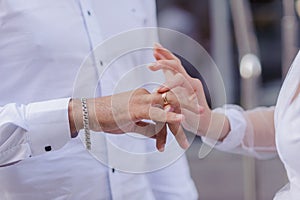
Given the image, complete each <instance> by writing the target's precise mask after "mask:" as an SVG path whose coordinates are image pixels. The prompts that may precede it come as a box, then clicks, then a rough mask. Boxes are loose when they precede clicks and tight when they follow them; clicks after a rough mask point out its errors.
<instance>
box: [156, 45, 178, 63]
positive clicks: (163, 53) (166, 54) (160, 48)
mask: <svg viewBox="0 0 300 200" xmlns="http://www.w3.org/2000/svg"><path fill="white" fill-rule="evenodd" d="M155 53H157V54H160V55H161V56H162V57H165V59H167V60H179V59H178V58H177V57H176V56H175V55H174V54H173V53H171V52H170V51H169V50H168V49H166V48H164V47H163V46H162V45H161V44H159V43H155V44H154V54H155Z"/></svg>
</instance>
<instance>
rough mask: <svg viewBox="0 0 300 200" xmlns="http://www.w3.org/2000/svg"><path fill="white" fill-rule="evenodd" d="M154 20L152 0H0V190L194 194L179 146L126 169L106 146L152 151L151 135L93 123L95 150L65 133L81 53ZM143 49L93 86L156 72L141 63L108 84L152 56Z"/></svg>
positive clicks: (1, 193)
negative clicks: (172, 155)
mask: <svg viewBox="0 0 300 200" xmlns="http://www.w3.org/2000/svg"><path fill="white" fill-rule="evenodd" d="M155 25H156V17H155V1H152V0H143V1H142V0H122V1H117V0H110V1H104V0H44V1H39V0H29V1H21V0H0V49H1V50H0V80H2V82H1V84H0V106H1V107H0V165H6V164H11V163H14V162H16V161H19V162H17V163H16V164H13V165H8V166H5V167H0V185H1V186H0V199H3V200H5V199H9V200H14V199H15V200H19V199H24V200H29V199H30V200H31V199H43V200H44V199H75V200H76V199H78V200H81V199H92V200H94V199H116V200H119V199H130V200H134V199H145V200H147V199H149V200H150V199H172V200H174V199H175V200H176V199H178V200H179V199H196V198H197V193H196V190H195V186H194V184H193V181H192V179H191V177H190V174H189V169H188V166H187V161H186V158H185V156H182V157H181V158H179V159H178V160H176V162H173V164H171V163H168V165H167V164H166V165H165V167H164V168H161V169H160V168H159V167H158V166H157V165H154V164H153V163H155V160H152V159H150V160H147V159H146V160H145V161H144V162H143V160H140V162H138V163H130V165H129V166H127V167H129V168H130V167H131V166H136V165H138V166H143V165H145V166H151V164H153V166H156V168H157V169H159V170H155V171H152V172H149V173H139V174H135V173H126V170H124V169H125V168H124V169H123V168H122V162H119V160H122V157H121V156H118V154H116V152H113V150H110V146H117V147H118V148H123V149H124V150H126V151H130V152H133V153H145V152H149V151H154V146H155V143H154V141H152V140H149V139H147V140H145V139H143V140H142V139H140V138H135V137H132V136H130V135H122V136H120V135H118V136H114V135H107V134H105V133H93V135H92V138H93V139H92V148H93V147H94V148H95V149H96V150H94V151H95V152H88V151H87V150H86V149H85V146H84V144H83V142H82V140H81V137H82V134H81V133H80V136H78V137H77V138H74V139H71V138H70V131H69V122H68V109H67V107H68V102H69V99H70V98H71V97H72V96H73V95H74V93H73V89H74V87H73V86H74V84H75V83H74V81H75V80H76V76H77V73H78V71H79V69H80V66H81V64H82V63H83V61H84V59H85V58H86V57H87V56H88V55H89V53H90V52H91V50H93V49H94V48H96V47H97V46H98V45H99V44H100V43H101V42H103V41H105V40H106V39H108V38H110V37H112V36H114V35H116V34H119V33H121V32H124V31H128V30H130V29H133V28H138V27H147V26H155ZM141 38H143V36H141ZM144 40H147V37H144ZM150 41H151V40H150ZM152 42H153V41H152ZM149 45H150V44H149ZM151 45H152V44H151ZM119 46H120V48H121V47H122V43H120V44H119ZM107 51H109V49H108V50H107ZM145 53H147V56H141V55H139V54H138V53H137V54H134V53H133V54H132V55H129V56H126V58H124V59H122V58H120V59H119V60H118V62H116V63H114V64H113V65H111V67H110V68H109V69H108V70H106V71H105V73H104V75H103V76H102V77H101V79H100V82H99V88H100V89H99V90H98V91H97V94H98V95H110V94H112V93H116V92H117V91H124V90H126V89H127V90H129V89H133V88H136V86H137V85H139V86H143V85H141V81H144V82H145V83H147V82H149V81H151V80H152V78H155V76H156V75H157V73H152V72H149V71H148V72H146V71H145V70H142V72H143V73H141V72H140V73H138V76H137V77H135V78H130V76H128V78H129V79H130V81H127V82H126V84H121V86H122V87H120V88H119V89H117V90H114V89H115V88H116V87H117V86H118V85H120V84H119V82H120V81H121V82H122V80H123V78H122V77H123V76H124V74H130V73H129V72H130V71H131V69H132V67H133V66H137V65H140V64H145V63H148V62H150V59H149V58H150V56H149V55H150V54H151V51H148V52H145ZM91 55H92V57H93V58H94V61H95V62H97V63H94V64H91V66H93V67H94V68H95V71H97V70H96V69H98V68H97V67H98V66H96V65H99V64H100V67H101V66H106V65H107V63H106V62H107V58H106V57H105V56H102V57H101V55H102V54H99V55H98V54H97V55H94V56H93V54H91ZM95 73H97V72H95ZM145 73H147V74H145ZM157 76H160V78H161V77H162V76H161V75H157ZM94 78H97V77H94ZM125 80H126V78H125ZM127 84H128V85H127ZM75 85H76V84H75ZM152 87H153V86H152ZM117 88H118V87H117ZM75 96H76V95H75ZM111 144H113V145H111ZM99 152H101V153H100V154H101V155H100V154H98V155H97V153H99ZM102 155H106V161H105V162H103V160H101V158H100V157H101V156H102ZM164 155H168V154H164V153H163V154H161V157H164ZM155 158H156V159H157V157H155ZM157 161H160V160H157ZM174 161H175V160H174ZM143 163H144V164H143ZM114 165H116V167H115V168H112V167H114ZM108 166H109V167H108ZM119 169H120V170H119ZM122 169H123V170H122ZM147 169H148V168H147ZM124 171H125V172H124ZM128 171H130V172H132V171H134V167H133V168H132V169H129V170H128ZM148 171H150V170H149V169H148Z"/></svg>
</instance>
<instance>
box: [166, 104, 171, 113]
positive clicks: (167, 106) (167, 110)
mask: <svg viewBox="0 0 300 200" xmlns="http://www.w3.org/2000/svg"><path fill="white" fill-rule="evenodd" d="M171 109H172V107H171V106H170V105H166V106H165V107H164V110H165V111H166V112H170V111H171Z"/></svg>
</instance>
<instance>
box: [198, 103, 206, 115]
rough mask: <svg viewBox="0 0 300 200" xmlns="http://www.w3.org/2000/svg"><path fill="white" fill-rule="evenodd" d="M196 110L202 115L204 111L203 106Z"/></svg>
mask: <svg viewBox="0 0 300 200" xmlns="http://www.w3.org/2000/svg"><path fill="white" fill-rule="evenodd" d="M198 110H199V112H200V114H203V113H204V110H205V109H204V107H203V106H199V105H198Z"/></svg>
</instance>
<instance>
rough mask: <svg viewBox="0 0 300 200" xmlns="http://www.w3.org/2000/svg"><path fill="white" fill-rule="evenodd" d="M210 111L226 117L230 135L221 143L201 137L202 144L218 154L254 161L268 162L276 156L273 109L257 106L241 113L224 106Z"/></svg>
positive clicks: (234, 107)
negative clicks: (255, 159) (247, 158)
mask: <svg viewBox="0 0 300 200" xmlns="http://www.w3.org/2000/svg"><path fill="white" fill-rule="evenodd" d="M213 112H219V113H223V114H225V115H226V116H227V118H228V120H229V123H230V132H229V134H228V135H227V137H226V138H225V139H224V140H223V141H222V142H218V141H215V140H212V139H210V138H206V137H202V140H203V142H204V143H206V144H208V145H210V146H214V147H215V148H216V149H218V150H221V151H226V152H231V153H238V154H243V155H249V156H253V157H256V158H258V159H269V158H272V157H275V156H276V155H277V151H276V145H275V128H274V107H270V108H267V107H259V108H256V109H253V110H248V111H244V110H243V109H242V108H241V107H239V106H235V105H226V106H224V107H223V108H218V109H215V110H214V111H213Z"/></svg>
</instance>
